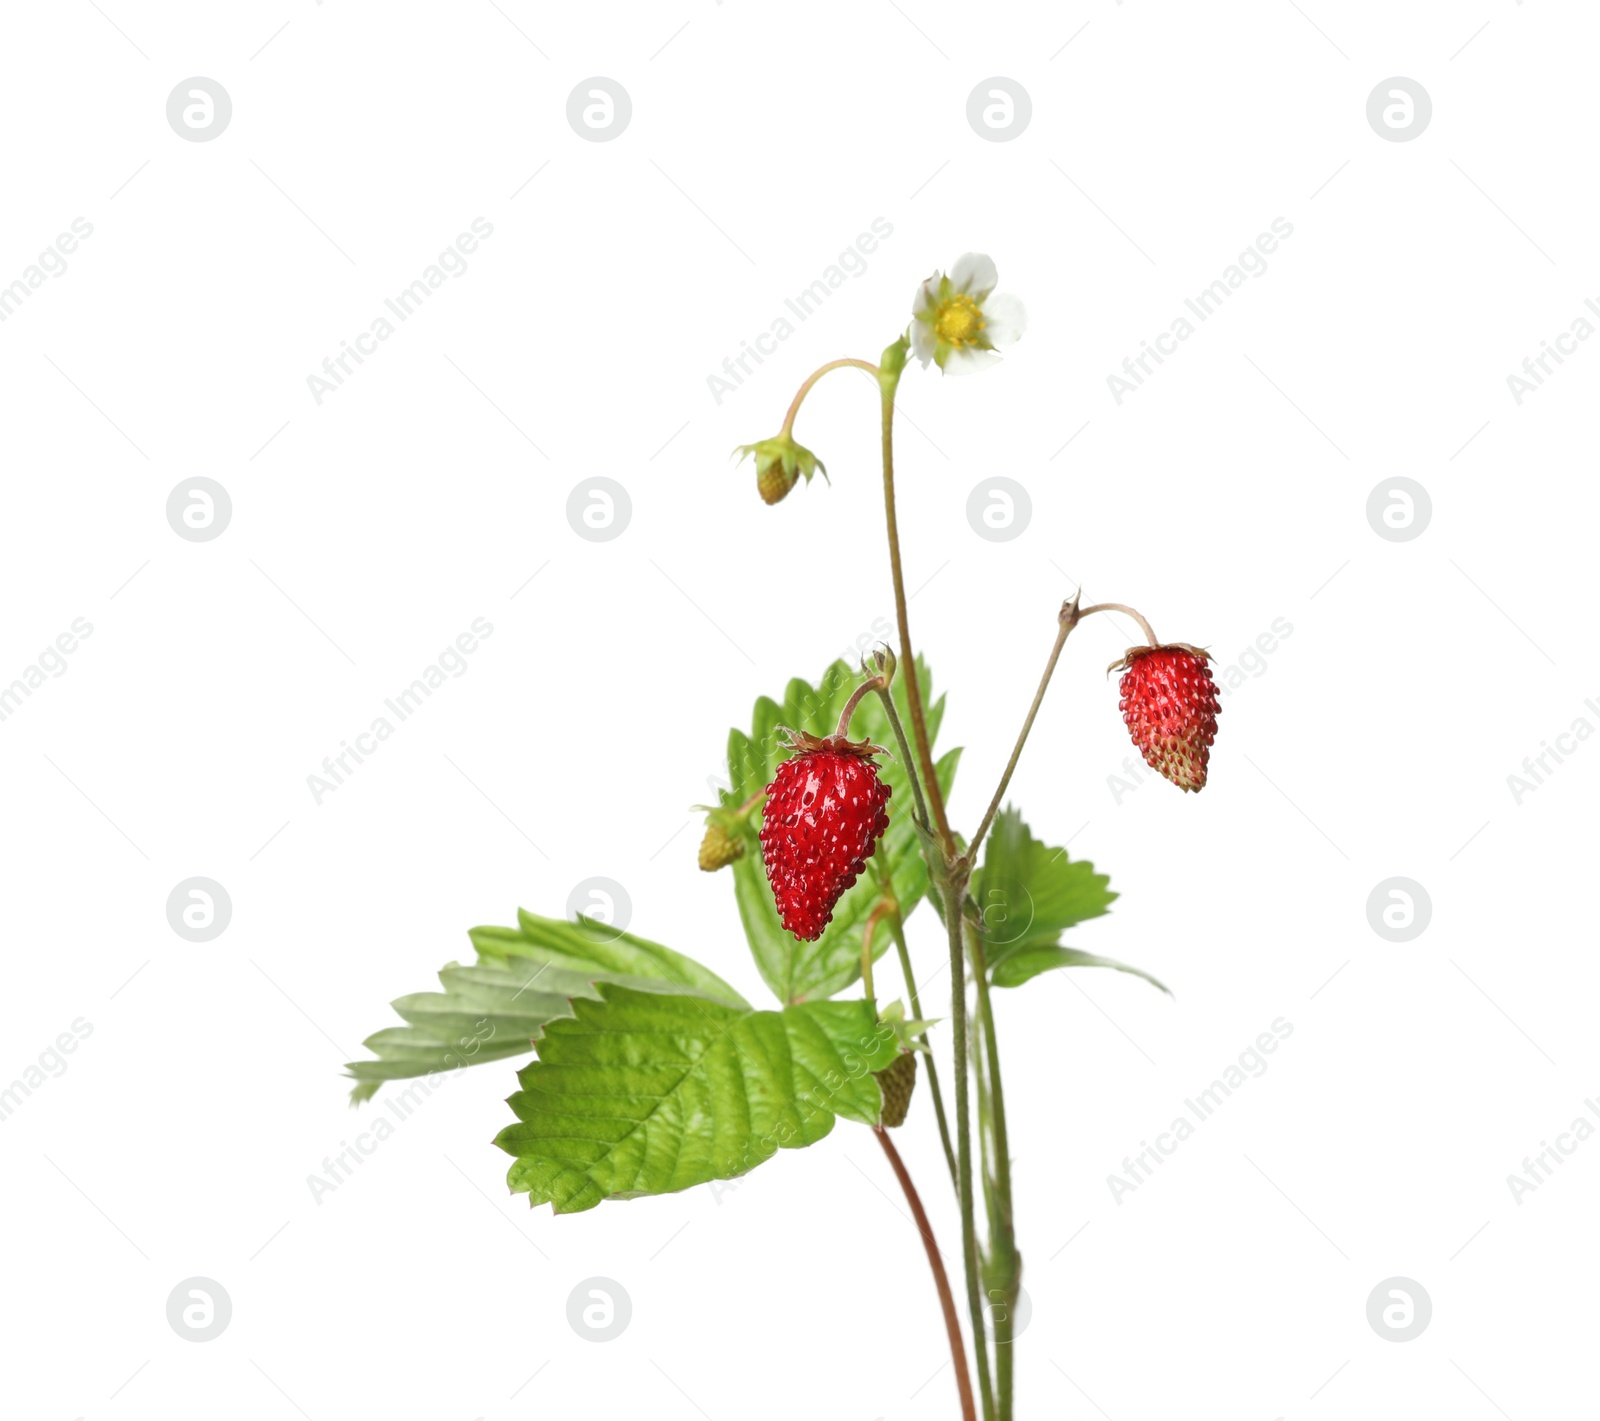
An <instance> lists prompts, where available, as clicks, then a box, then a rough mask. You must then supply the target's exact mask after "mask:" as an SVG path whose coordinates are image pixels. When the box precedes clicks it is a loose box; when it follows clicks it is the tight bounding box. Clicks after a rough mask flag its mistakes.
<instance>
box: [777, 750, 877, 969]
mask: <svg viewBox="0 0 1600 1421" xmlns="http://www.w3.org/2000/svg"><path fill="white" fill-rule="evenodd" d="M791 738H792V740H793V743H794V745H795V748H796V749H797V750H798V751H799V753H798V754H796V755H794V756H793V757H792V758H790V759H788V760H785V761H784V762H783V763H782V764H781V765H779V766H778V772H777V774H776V775H775V776H774V777H773V781H772V783H771V784H770V785H768V786H767V799H766V804H765V805H764V807H763V809H762V813H761V835H760V838H761V856H762V859H763V861H764V862H765V863H766V866H767V880H768V882H770V883H771V884H772V896H773V898H774V900H775V901H776V902H777V905H778V917H779V918H780V919H781V920H782V922H783V925H784V927H785V928H787V929H788V930H789V931H790V932H792V933H793V934H794V935H795V936H796V937H797V938H799V939H800V940H801V941H802V942H815V941H816V940H817V939H818V938H819V937H821V936H822V930H823V929H824V928H825V927H827V926H828V922H829V920H830V919H831V918H832V917H833V909H834V905H835V904H836V903H838V901H839V899H840V897H841V896H842V895H843V894H844V892H845V890H846V889H848V888H849V887H850V886H851V885H852V884H853V883H854V882H855V881H856V877H857V875H858V874H860V872H861V870H862V869H863V868H865V867H866V864H867V860H868V859H869V858H871V857H872V853H873V850H874V849H876V848H877V846H878V840H879V838H880V837H881V836H882V834H883V831H884V830H885V829H887V828H888V827H889V815H888V810H887V805H888V803H889V786H888V785H886V784H884V783H883V781H882V780H880V779H879V778H878V767H877V764H876V763H875V762H874V761H873V758H872V757H873V755H874V754H875V753H877V747H876V746H873V745H867V744H854V743H852V742H851V741H849V740H846V739H844V738H843V737H842V736H837V735H835V736H830V737H828V738H827V739H819V738H818V737H816V736H814V735H804V734H799V735H792V737H791Z"/></svg>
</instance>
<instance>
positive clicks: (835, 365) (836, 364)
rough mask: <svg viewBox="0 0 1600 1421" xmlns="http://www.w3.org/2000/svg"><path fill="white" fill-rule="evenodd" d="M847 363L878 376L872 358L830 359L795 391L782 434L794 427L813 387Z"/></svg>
mask: <svg viewBox="0 0 1600 1421" xmlns="http://www.w3.org/2000/svg"><path fill="white" fill-rule="evenodd" d="M847 365H853V366H854V367H855V368H856V369H857V370H865V371H866V372H867V374H869V375H870V376H872V378H873V379H874V380H876V379H877V378H878V367H877V366H876V365H874V364H873V363H872V362H871V361H870V360H856V359H853V358H851V357H849V356H846V357H845V358H844V359H843V360H830V361H829V362H828V363H827V364H826V365H823V366H820V367H819V368H818V369H816V370H813V371H812V372H811V373H810V374H809V375H807V376H806V378H805V383H804V384H802V385H801V386H800V388H799V389H798V390H796V391H795V394H794V399H793V400H791V401H790V402H789V413H788V414H786V415H784V417H783V428H782V429H781V430H779V431H778V433H779V435H780V436H783V435H787V434H789V433H790V432H791V431H792V430H793V429H794V421H795V416H796V415H798V414H799V413H800V406H801V405H803V404H804V403H805V399H806V396H807V395H809V394H810V393H811V387H812V386H813V385H815V384H816V383H817V381H818V380H820V379H821V378H822V377H823V376H824V375H826V374H827V373H828V372H829V371H830V370H842V369H844V367H845V366H847Z"/></svg>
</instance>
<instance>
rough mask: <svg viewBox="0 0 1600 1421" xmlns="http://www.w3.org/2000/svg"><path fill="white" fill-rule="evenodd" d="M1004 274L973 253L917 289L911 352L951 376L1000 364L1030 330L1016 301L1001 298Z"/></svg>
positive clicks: (925, 363) (988, 261)
mask: <svg viewBox="0 0 1600 1421" xmlns="http://www.w3.org/2000/svg"><path fill="white" fill-rule="evenodd" d="M999 281H1000V274H999V272H997V271H996V270H995V265H994V263H993V262H992V261H990V260H989V258H988V257H986V256H983V255H982V254H981V253H978V252H968V253H966V255H965V256H962V257H961V258H959V259H958V260H957V262H956V264H955V265H954V266H953V267H951V268H950V273H949V275H948V276H947V275H945V274H944V273H943V272H939V271H936V272H934V274H933V275H932V276H930V277H929V278H928V279H927V280H926V281H924V282H923V283H922V285H921V286H919V287H918V288H917V295H916V299H915V300H913V301H912V303H911V314H912V316H913V318H914V319H913V320H912V322H911V353H912V354H913V355H915V356H916V357H917V359H918V360H920V361H921V362H922V365H923V368H924V369H926V368H927V366H928V362H929V361H930V360H931V361H932V362H933V363H934V364H935V365H937V366H938V367H939V369H940V370H942V371H943V372H944V373H945V374H946V375H970V374H971V373H972V372H973V371H976V370H982V369H983V368H984V367H985V366H987V365H993V364H994V363H995V362H996V361H998V360H999V359H1000V356H999V354H998V348H999V347H1001V346H1006V345H1012V344H1014V343H1015V342H1016V341H1017V340H1019V339H1020V338H1021V336H1022V333H1023V331H1025V330H1026V329H1027V328H1028V313H1027V312H1026V311H1024V310H1023V308H1022V302H1020V301H1019V300H1017V298H1016V297H1015V296H997V295H995V294H994V289H995V287H996V286H997V285H998V284H999Z"/></svg>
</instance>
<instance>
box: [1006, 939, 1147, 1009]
mask: <svg viewBox="0 0 1600 1421" xmlns="http://www.w3.org/2000/svg"><path fill="white" fill-rule="evenodd" d="M1056 967H1110V968H1111V969H1112V970H1113V971H1117V972H1131V973H1132V974H1133V975H1134V976H1135V977H1143V978H1144V980H1145V981H1146V982H1148V983H1149V984H1150V985H1151V986H1152V987H1160V988H1161V990H1162V991H1163V992H1166V994H1167V995H1168V996H1169V997H1170V996H1171V995H1172V992H1171V991H1170V990H1169V989H1168V988H1167V986H1166V984H1165V983H1164V982H1160V981H1158V980H1157V979H1156V978H1154V977H1152V976H1151V975H1150V974H1149V973H1148V972H1145V971H1143V970H1141V969H1140V968H1138V967H1130V966H1128V964H1127V963H1126V962H1118V961H1117V960H1116V959H1115V958H1112V957H1099V956H1096V955H1095V954H1094V953H1092V952H1079V951H1078V949H1077V948H1075V947H1025V948H1023V949H1022V951H1020V952H1013V953H1012V954H1010V956H1008V957H1007V958H1006V959H1005V960H1004V961H1003V962H1001V964H1000V965H999V966H998V967H996V968H994V969H993V971H991V972H990V974H989V979H990V980H991V981H992V982H993V983H994V984H995V986H997V987H1020V986H1021V985H1022V984H1023V983H1024V982H1026V981H1028V980H1030V979H1031V978H1033V977H1037V976H1038V975H1039V974H1040V973H1041V972H1049V971H1051V970H1052V969H1054V968H1056Z"/></svg>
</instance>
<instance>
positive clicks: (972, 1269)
mask: <svg viewBox="0 0 1600 1421" xmlns="http://www.w3.org/2000/svg"><path fill="white" fill-rule="evenodd" d="M959 876H960V873H959V870H958V877H959ZM945 887H946V888H947V890H948V892H947V893H946V894H945V895H943V896H944V904H945V914H944V920H945V927H946V928H947V929H948V931H949V938H950V1019H951V1023H952V1027H953V1031H952V1034H953V1036H954V1038H955V1043H954V1044H955V1059H956V1083H955V1092H956V1190H957V1193H958V1194H959V1196H960V1199H961V1256H962V1258H963V1259H964V1260H965V1262H966V1274H967V1308H968V1311H969V1312H970V1313H971V1315H972V1350H973V1352H974V1353H975V1354H976V1355H977V1361H978V1390H979V1393H980V1394H981V1395H982V1397H983V1414H984V1417H985V1421H996V1418H995V1410H994V1383H993V1380H992V1379H991V1377H990V1374H989V1337H988V1331H987V1328H986V1326H985V1322H984V1311H983V1300H982V1298H981V1296H980V1295H979V1259H978V1230H977V1224H976V1222H975V1220H974V1210H973V1200H972V1118H971V1115H972V1110H971V1102H970V1100H969V1098H968V1097H969V1086H968V1078H969V1061H968V1049H969V1048H968V1042H967V964H966V952H965V950H964V949H963V947H962V943H961V907H960V904H961V900H962V898H963V897H964V896H965V893H966V884H965V882H954V881H951V880H950V879H948V878H947V879H946V880H945Z"/></svg>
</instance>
